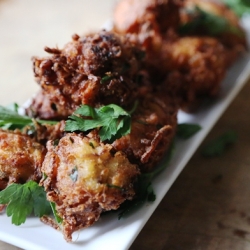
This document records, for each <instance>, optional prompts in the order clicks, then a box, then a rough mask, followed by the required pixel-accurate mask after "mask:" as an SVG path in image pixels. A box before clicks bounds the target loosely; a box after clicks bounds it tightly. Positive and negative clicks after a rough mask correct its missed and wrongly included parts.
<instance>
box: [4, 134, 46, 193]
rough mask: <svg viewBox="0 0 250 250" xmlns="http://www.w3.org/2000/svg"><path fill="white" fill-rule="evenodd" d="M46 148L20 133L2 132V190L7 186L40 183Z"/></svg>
mask: <svg viewBox="0 0 250 250" xmlns="http://www.w3.org/2000/svg"><path fill="white" fill-rule="evenodd" d="M45 152H46V150H45V148H44V147H43V146H42V145H41V144H39V143H37V142H34V141H33V140H32V139H31V138H30V137H29V136H27V135H24V134H21V132H18V131H14V132H13V131H6V130H0V190H3V189H4V188H6V187H7V185H9V184H11V183H13V182H15V183H25V182H27V181H29V180H34V181H37V182H39V181H40V179H41V177H42V176H41V166H42V162H43V160H44V156H45Z"/></svg>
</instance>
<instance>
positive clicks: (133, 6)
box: [113, 0, 181, 81]
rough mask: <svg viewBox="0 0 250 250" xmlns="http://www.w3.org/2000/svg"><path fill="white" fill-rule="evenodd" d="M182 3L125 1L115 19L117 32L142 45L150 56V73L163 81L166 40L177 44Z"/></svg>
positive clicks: (173, 0)
mask: <svg viewBox="0 0 250 250" xmlns="http://www.w3.org/2000/svg"><path fill="white" fill-rule="evenodd" d="M180 2H181V1H178V0H162V1H159V0H143V1H142V0H122V1H119V2H118V3H117V6H116V8H115V11H114V15H113V19H114V20H113V22H114V27H113V30H114V31H115V32H117V33H119V34H122V35H125V34H126V35H128V37H129V39H130V41H131V42H134V43H136V44H139V45H140V46H141V48H143V49H144V50H145V52H146V58H145V60H146V65H145V66H144V67H145V68H146V70H147V71H148V72H150V74H151V75H152V76H153V78H155V79H156V81H161V80H162V77H164V76H165V74H166V70H165V69H164V68H162V67H161V65H162V62H161V61H162V44H163V43H164V40H168V41H174V40H175V39H176V38H177V37H178V35H177V32H176V31H177V29H178V27H179V24H180V15H179V9H180V6H181V4H180Z"/></svg>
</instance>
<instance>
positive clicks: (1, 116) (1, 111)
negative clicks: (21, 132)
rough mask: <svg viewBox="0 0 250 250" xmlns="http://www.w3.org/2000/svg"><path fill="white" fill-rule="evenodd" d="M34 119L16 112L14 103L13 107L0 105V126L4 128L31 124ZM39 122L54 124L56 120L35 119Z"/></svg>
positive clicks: (16, 108) (16, 107)
mask: <svg viewBox="0 0 250 250" xmlns="http://www.w3.org/2000/svg"><path fill="white" fill-rule="evenodd" d="M33 121H34V119H32V118H30V117H29V116H26V115H20V114H19V113H18V106H17V105H16V104H15V109H11V108H6V107H4V106H1V105H0V127H2V128H4V129H15V128H20V129H21V128H23V127H25V126H32V125H33ZM36 121H37V122H38V123H41V124H56V123H57V122H56V121H46V120H40V119H36Z"/></svg>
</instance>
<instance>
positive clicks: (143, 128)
mask: <svg viewBox="0 0 250 250" xmlns="http://www.w3.org/2000/svg"><path fill="white" fill-rule="evenodd" d="M177 110H178V106H177V105H176V103H174V102H173V100H172V98H171V97H170V96H167V95H166V94H165V93H164V92H163V93H161V92H160V91H159V92H151V93H143V95H141V97H140V98H139V105H138V108H137V110H136V111H135V113H134V114H133V116H132V125H131V133H130V134H128V135H126V136H123V137H122V138H120V139H118V140H116V141H115V142H114V143H113V146H114V148H115V149H116V150H121V151H123V152H125V154H126V155H127V156H128V158H129V160H130V161H131V162H134V163H136V164H138V165H139V167H140V169H141V171H142V172H149V171H152V170H153V168H155V167H156V166H157V163H158V162H159V161H160V160H161V158H162V156H163V154H164V153H165V152H166V151H167V149H168V148H169V146H170V144H171V142H172V139H173V137H174V135H175V130H176V125H177V117H176V115H177Z"/></svg>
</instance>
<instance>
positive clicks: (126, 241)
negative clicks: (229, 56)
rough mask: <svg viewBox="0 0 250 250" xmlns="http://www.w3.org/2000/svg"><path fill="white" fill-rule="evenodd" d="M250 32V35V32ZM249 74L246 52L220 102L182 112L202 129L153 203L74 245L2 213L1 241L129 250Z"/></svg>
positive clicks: (159, 184) (102, 224) (113, 217)
mask: <svg viewBox="0 0 250 250" xmlns="http://www.w3.org/2000/svg"><path fill="white" fill-rule="evenodd" d="M243 25H244V27H245V28H246V29H248V27H250V18H248V17H246V18H245V19H243ZM247 32H248V36H249V34H250V32H249V30H247ZM249 75H250V54H249V53H245V54H243V55H242V56H241V57H240V58H239V60H238V61H237V62H236V63H235V64H234V65H233V66H232V67H231V68H230V70H229V71H228V73H227V75H226V77H225V79H224V81H223V82H222V88H221V92H220V96H219V97H218V98H217V99H216V100H214V101H213V102H211V103H209V104H208V103H207V104H206V105H203V106H202V107H201V108H200V109H199V110H198V112H196V113H195V114H186V113H184V112H181V111H180V112H179V113H178V122H179V123H195V124H199V125H201V127H202V129H201V130H200V131H199V132H198V133H197V134H196V135H194V136H193V137H192V138H190V139H188V140H176V143H175V150H174V151H175V152H174V154H173V157H172V158H171V161H170V162H169V163H168V166H167V168H166V169H165V170H164V171H163V172H161V173H160V174H159V175H158V176H157V177H156V178H155V179H154V181H153V187H154V190H155V193H156V200H155V201H154V202H153V203H147V204H145V205H144V206H142V207H141V208H140V209H138V210H137V211H135V212H134V213H132V214H131V215H130V216H129V217H127V218H124V219H121V220H118V215H117V214H116V213H112V214H108V215H105V216H102V217H101V218H100V220H99V221H98V222H97V223H95V224H94V225H93V226H91V227H89V228H87V229H84V230H81V231H79V232H77V233H75V234H74V235H73V242H72V243H67V242H66V241H65V240H64V238H63V235H62V233H61V232H59V231H56V230H55V229H53V228H51V227H49V226H46V225H44V224H43V223H41V222H40V220H39V219H38V218H28V220H27V222H26V223H25V224H24V225H21V226H19V227H17V226H14V225H12V224H11V218H9V217H7V216H6V215H5V214H2V215H0V240H2V241H5V242H7V243H10V244H13V245H16V246H18V247H20V248H23V249H26V250H34V249H36V250H54V249H67V250H76V249H88V250H89V249H91V250H92V249H93V250H96V249H104V250H106V249H107V250H122V249H128V248H129V247H130V246H131V244H132V243H133V241H134V239H135V238H136V236H137V235H138V234H139V232H140V231H141V229H142V228H143V226H144V225H145V223H146V222H147V221H148V219H149V217H150V216H151V215H152V213H153V212H154V211H155V209H156V208H157V206H158V204H159V203H160V201H161V200H162V199H163V197H164V196H165V194H166V193H167V191H168V190H169V188H170V187H171V185H172V184H173V183H174V181H175V180H176V178H177V177H178V175H179V174H180V173H181V171H182V170H183V168H184V167H185V165H186V164H187V162H188V161H189V159H190V158H191V157H192V155H193V154H194V152H195V151H196V149H197V148H198V146H199V145H200V144H201V142H202V141H203V139H204V138H205V136H206V135H207V134H208V132H209V131H210V130H211V129H212V127H213V126H214V124H215V123H216V122H217V120H218V119H219V118H220V116H221V115H222V113H223V112H224V111H225V109H226V108H227V107H228V105H229V104H230V103H231V102H232V100H233V99H234V97H235V96H236V95H237V94H238V93H239V91H240V90H241V88H242V87H243V86H244V84H245V83H246V81H247V80H248V78H249ZM161 164H167V163H166V160H164V159H163V161H162V163H161Z"/></svg>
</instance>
